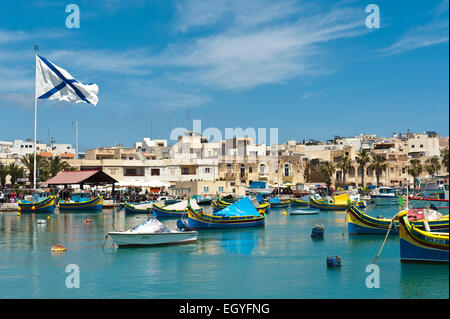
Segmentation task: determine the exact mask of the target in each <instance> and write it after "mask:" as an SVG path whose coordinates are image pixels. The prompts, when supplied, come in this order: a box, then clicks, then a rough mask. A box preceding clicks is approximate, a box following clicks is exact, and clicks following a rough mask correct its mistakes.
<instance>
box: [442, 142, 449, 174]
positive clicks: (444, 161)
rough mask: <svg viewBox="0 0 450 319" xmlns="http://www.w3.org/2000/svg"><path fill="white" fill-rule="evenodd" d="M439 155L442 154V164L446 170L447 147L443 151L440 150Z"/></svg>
mask: <svg viewBox="0 0 450 319" xmlns="http://www.w3.org/2000/svg"><path fill="white" fill-rule="evenodd" d="M441 156H442V165H444V166H445V168H446V169H447V172H448V147H447V148H445V149H444V151H442V153H441Z"/></svg>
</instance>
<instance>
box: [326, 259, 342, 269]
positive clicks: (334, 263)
mask: <svg viewBox="0 0 450 319" xmlns="http://www.w3.org/2000/svg"><path fill="white" fill-rule="evenodd" d="M327 266H328V267H342V260H341V257H339V256H328V257H327Z"/></svg>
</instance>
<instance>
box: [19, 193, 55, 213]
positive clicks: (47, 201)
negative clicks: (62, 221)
mask: <svg viewBox="0 0 450 319" xmlns="http://www.w3.org/2000/svg"><path fill="white" fill-rule="evenodd" d="M55 201H56V197H55V196H53V195H51V194H50V193H49V192H42V193H34V194H33V198H32V200H31V201H27V200H23V199H22V200H20V201H19V202H18V205H19V208H20V211H21V212H23V213H53V212H54V211H55V206H56V202H55Z"/></svg>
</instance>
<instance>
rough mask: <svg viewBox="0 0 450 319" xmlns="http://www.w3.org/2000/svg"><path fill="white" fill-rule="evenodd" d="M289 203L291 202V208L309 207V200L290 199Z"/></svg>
mask: <svg viewBox="0 0 450 319" xmlns="http://www.w3.org/2000/svg"><path fill="white" fill-rule="evenodd" d="M289 201H290V202H291V205H292V206H300V207H308V206H309V200H303V199H298V198H291V199H290V200H289Z"/></svg>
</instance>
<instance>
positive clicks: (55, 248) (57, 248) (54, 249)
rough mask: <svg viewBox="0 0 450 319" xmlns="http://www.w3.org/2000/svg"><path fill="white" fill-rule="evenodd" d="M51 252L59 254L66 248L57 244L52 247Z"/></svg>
mask: <svg viewBox="0 0 450 319" xmlns="http://www.w3.org/2000/svg"><path fill="white" fill-rule="evenodd" d="M51 251H52V253H60V252H63V251H66V247H64V246H63V245H61V244H57V245H55V246H53V247H52V249H51Z"/></svg>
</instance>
